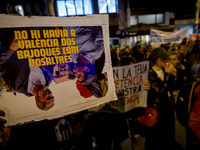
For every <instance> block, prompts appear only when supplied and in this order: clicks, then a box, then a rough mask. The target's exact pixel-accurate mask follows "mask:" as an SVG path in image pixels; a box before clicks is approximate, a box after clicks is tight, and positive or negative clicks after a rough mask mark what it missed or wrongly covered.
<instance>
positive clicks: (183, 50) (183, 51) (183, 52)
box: [178, 45, 186, 55]
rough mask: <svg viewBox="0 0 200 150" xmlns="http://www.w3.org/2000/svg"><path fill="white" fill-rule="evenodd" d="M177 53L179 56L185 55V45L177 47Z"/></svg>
mask: <svg viewBox="0 0 200 150" xmlns="http://www.w3.org/2000/svg"><path fill="white" fill-rule="evenodd" d="M178 53H179V54H180V55H185V54H186V49H185V45H179V47H178Z"/></svg>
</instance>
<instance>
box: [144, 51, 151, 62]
mask: <svg viewBox="0 0 200 150" xmlns="http://www.w3.org/2000/svg"><path fill="white" fill-rule="evenodd" d="M150 59H151V51H150V50H147V51H146V53H145V60H150Z"/></svg>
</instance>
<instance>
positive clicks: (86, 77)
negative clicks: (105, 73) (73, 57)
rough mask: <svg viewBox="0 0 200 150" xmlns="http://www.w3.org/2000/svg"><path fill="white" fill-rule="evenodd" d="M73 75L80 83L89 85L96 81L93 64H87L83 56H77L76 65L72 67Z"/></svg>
mask: <svg viewBox="0 0 200 150" xmlns="http://www.w3.org/2000/svg"><path fill="white" fill-rule="evenodd" d="M74 74H75V76H76V78H77V79H78V80H79V82H80V83H82V82H87V83H88V84H91V83H92V82H94V80H96V74H95V69H94V64H93V63H91V62H89V60H87V59H86V58H85V57H84V56H83V55H79V57H78V63H77V64H76V65H75V66H74Z"/></svg>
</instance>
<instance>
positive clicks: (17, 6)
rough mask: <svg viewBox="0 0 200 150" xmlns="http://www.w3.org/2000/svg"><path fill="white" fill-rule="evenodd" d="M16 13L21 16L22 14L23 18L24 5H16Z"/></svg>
mask: <svg viewBox="0 0 200 150" xmlns="http://www.w3.org/2000/svg"><path fill="white" fill-rule="evenodd" d="M15 11H16V12H17V13H19V14H21V15H22V16H24V9H23V7H22V5H16V6H15Z"/></svg>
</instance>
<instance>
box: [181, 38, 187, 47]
mask: <svg viewBox="0 0 200 150" xmlns="http://www.w3.org/2000/svg"><path fill="white" fill-rule="evenodd" d="M181 45H187V38H186V37H184V38H183V40H182V43H181Z"/></svg>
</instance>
